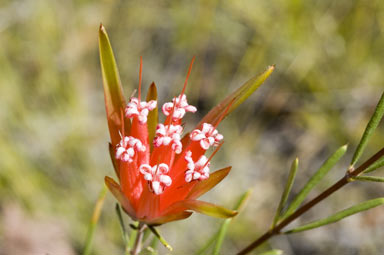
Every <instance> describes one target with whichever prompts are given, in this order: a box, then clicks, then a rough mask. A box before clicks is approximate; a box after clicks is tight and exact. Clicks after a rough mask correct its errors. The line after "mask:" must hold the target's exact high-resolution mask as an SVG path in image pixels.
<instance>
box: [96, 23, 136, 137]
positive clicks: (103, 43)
mask: <svg viewBox="0 0 384 255" xmlns="http://www.w3.org/2000/svg"><path fill="white" fill-rule="evenodd" d="M99 53H100V64H101V71H102V76H103V87H104V100H105V108H106V112H107V119H108V127H109V133H110V135H111V141H112V144H117V143H118V142H119V141H120V136H119V131H120V130H121V128H122V121H121V120H122V118H121V112H122V111H123V110H124V108H125V105H126V102H125V99H124V95H123V89H122V86H121V82H120V76H119V71H118V69H117V65H116V61H115V57H114V55H113V51H112V47H111V43H110V42H109V38H108V34H107V31H106V30H105V28H104V27H103V25H100V29H99ZM129 125H130V122H126V123H125V129H129Z"/></svg>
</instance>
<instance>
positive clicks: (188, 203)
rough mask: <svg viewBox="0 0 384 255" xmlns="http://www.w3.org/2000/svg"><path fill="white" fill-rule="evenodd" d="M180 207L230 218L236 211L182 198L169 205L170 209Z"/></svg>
mask: <svg viewBox="0 0 384 255" xmlns="http://www.w3.org/2000/svg"><path fill="white" fill-rule="evenodd" d="M180 208H183V209H186V210H192V211H195V212H198V213H202V214H205V215H208V216H212V217H217V218H230V217H233V216H235V215H236V214H237V212H236V211H232V210H229V209H226V208H224V207H221V206H218V205H215V204H211V203H208V202H204V201H199V200H183V201H180V202H176V203H175V204H173V205H172V206H171V208H170V210H171V211H173V210H177V209H180Z"/></svg>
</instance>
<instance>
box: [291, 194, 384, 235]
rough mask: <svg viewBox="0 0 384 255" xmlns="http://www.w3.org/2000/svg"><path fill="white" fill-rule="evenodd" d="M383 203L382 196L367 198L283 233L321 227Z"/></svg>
mask: <svg viewBox="0 0 384 255" xmlns="http://www.w3.org/2000/svg"><path fill="white" fill-rule="evenodd" d="M383 204H384V198H375V199H372V200H368V201H365V202H362V203H360V204H357V205H354V206H352V207H349V208H347V209H345V210H342V211H340V212H338V213H335V214H333V215H331V216H329V217H327V218H325V219H321V220H317V221H313V222H311V223H308V224H305V225H303V226H300V227H297V228H294V229H292V230H288V231H286V232H284V234H292V233H297V232H302V231H306V230H310V229H314V228H318V227H321V226H324V225H328V224H331V223H335V222H337V221H340V220H342V219H344V218H346V217H348V216H350V215H353V214H356V213H359V212H362V211H366V210H368V209H371V208H374V207H376V206H379V205H383Z"/></svg>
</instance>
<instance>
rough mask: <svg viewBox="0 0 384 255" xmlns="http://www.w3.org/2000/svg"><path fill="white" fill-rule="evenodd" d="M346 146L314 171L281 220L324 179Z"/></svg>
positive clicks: (343, 152) (342, 154) (345, 149)
mask: <svg viewBox="0 0 384 255" xmlns="http://www.w3.org/2000/svg"><path fill="white" fill-rule="evenodd" d="M347 149H348V145H343V146H341V147H340V148H339V149H338V150H337V151H336V152H335V153H333V154H332V155H331V156H330V157H329V158H328V159H327V160H326V161H325V162H324V163H323V165H322V166H321V167H320V168H319V169H318V170H317V171H316V173H315V174H314V175H313V176H312V177H311V178H310V179H309V181H308V182H307V184H305V186H304V187H303V188H302V189H301V190H300V192H299V194H298V195H297V196H296V197H295V198H294V200H293V201H292V203H291V204H290V205H289V207H288V209H287V211H286V212H285V213H284V215H283V218H286V217H288V216H289V215H291V214H292V213H293V212H294V211H295V210H296V209H297V208H298V207H299V206H300V205H301V203H302V202H303V201H304V199H305V198H306V197H307V195H308V194H309V192H310V191H311V190H312V189H313V188H314V187H315V186H316V185H317V184H318V183H319V182H320V181H321V180H322V179H323V178H324V176H325V175H326V174H327V173H328V172H329V171H330V170H331V169H332V168H333V167H334V166H335V165H336V163H337V162H338V161H339V160H340V158H341V157H342V156H344V154H345V152H346V151H347Z"/></svg>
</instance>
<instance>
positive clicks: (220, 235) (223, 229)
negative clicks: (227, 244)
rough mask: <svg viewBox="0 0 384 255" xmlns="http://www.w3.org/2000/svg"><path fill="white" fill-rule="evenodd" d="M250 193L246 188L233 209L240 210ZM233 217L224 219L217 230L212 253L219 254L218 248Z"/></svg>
mask: <svg viewBox="0 0 384 255" xmlns="http://www.w3.org/2000/svg"><path fill="white" fill-rule="evenodd" d="M251 193H252V190H248V191H247V192H245V193H244V194H243V195H242V196H241V197H240V198H239V200H238V201H237V203H236V205H235V207H234V210H235V211H240V210H241V209H242V207H243V206H244V205H245V203H246V201H247V200H248V199H249V197H250V195H251ZM232 219H233V218H229V219H226V220H225V221H224V222H223V223H222V224H221V226H220V229H219V232H218V233H217V234H216V244H215V247H214V249H213V254H214V255H219V254H220V249H221V246H222V245H223V242H224V238H225V236H226V234H227V231H228V227H229V224H230V223H231V221H232Z"/></svg>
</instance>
